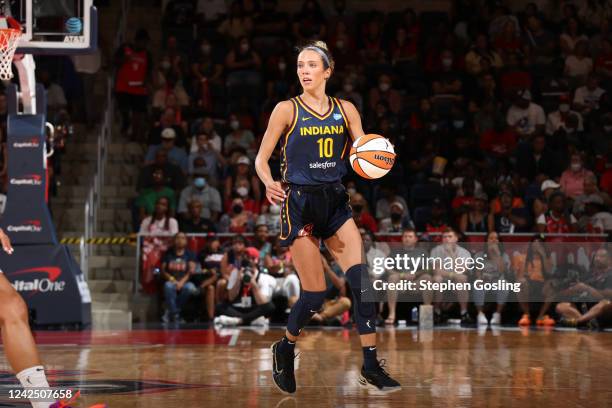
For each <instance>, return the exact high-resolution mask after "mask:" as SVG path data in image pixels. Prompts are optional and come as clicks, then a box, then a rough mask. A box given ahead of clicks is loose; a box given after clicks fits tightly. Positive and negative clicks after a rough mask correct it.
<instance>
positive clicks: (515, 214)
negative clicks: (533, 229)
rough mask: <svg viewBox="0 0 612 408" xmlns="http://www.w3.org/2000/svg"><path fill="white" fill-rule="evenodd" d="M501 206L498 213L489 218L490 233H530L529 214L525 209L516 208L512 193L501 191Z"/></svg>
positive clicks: (490, 215)
mask: <svg viewBox="0 0 612 408" xmlns="http://www.w3.org/2000/svg"><path fill="white" fill-rule="evenodd" d="M499 202H500V205H501V208H500V211H499V212H498V213H491V214H489V217H488V221H487V222H488V231H489V233H492V232H495V231H497V232H499V233H501V234H514V233H515V232H528V231H529V214H528V212H527V209H526V208H525V207H522V206H521V207H518V208H516V207H514V206H513V202H514V197H513V196H512V193H511V192H510V191H507V190H505V191H500V193H499Z"/></svg>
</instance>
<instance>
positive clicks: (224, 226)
mask: <svg viewBox="0 0 612 408" xmlns="http://www.w3.org/2000/svg"><path fill="white" fill-rule="evenodd" d="M254 224H255V215H254V214H253V213H252V212H250V211H245V208H244V201H243V200H242V199H241V198H234V199H233V200H232V210H231V212H230V213H225V214H223V215H222V216H221V219H220V220H219V232H234V233H239V234H240V233H244V232H252V231H253V227H254Z"/></svg>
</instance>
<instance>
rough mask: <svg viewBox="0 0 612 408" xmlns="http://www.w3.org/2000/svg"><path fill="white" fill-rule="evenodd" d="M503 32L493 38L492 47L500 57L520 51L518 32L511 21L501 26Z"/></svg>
mask: <svg viewBox="0 0 612 408" xmlns="http://www.w3.org/2000/svg"><path fill="white" fill-rule="evenodd" d="M503 27H504V28H503V31H502V32H500V33H499V34H498V35H497V36H495V37H493V47H494V48H495V50H496V51H498V52H499V53H501V54H502V55H506V54H512V53H515V52H520V51H522V48H523V43H522V41H521V36H520V31H518V30H517V29H516V24H515V23H514V22H513V21H507V22H506V24H504V26H503Z"/></svg>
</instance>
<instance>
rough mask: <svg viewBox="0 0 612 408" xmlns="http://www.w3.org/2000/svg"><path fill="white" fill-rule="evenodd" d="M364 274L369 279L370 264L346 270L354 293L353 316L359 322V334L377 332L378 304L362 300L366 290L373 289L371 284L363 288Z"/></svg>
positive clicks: (354, 266)
mask: <svg viewBox="0 0 612 408" xmlns="http://www.w3.org/2000/svg"><path fill="white" fill-rule="evenodd" d="M362 276H363V277H364V278H363V279H364V280H366V279H367V276H368V266H367V265H366V264H358V265H353V266H351V267H350V268H349V269H348V270H347V271H346V280H347V281H348V283H349V286H350V287H351V292H352V293H353V318H354V319H355V323H357V331H358V332H359V334H370V333H375V332H376V304H375V303H374V302H363V301H362V300H361V296H362V294H363V293H364V292H366V291H368V290H372V286H371V285H368V286H367V287H363V288H362V285H361V280H362ZM368 282H369V279H368Z"/></svg>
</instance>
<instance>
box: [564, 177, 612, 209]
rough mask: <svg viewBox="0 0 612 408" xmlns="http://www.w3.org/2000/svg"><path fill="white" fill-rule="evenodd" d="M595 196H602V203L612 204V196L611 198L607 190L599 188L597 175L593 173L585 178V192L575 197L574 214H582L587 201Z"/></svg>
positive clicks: (605, 204) (607, 205)
mask: <svg viewBox="0 0 612 408" xmlns="http://www.w3.org/2000/svg"><path fill="white" fill-rule="evenodd" d="M593 196H598V197H599V198H601V204H602V205H604V206H606V207H610V206H612V198H610V195H609V194H608V193H606V192H605V191H600V190H599V188H598V187H597V177H596V176H595V175H592V176H587V177H586V178H585V179H584V192H583V193H582V194H581V195H579V196H578V197H576V198H575V199H574V208H573V210H572V212H573V213H574V214H582V213H583V212H584V206H585V203H586V202H587V200H590V199H591V198H592V197H593Z"/></svg>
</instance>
